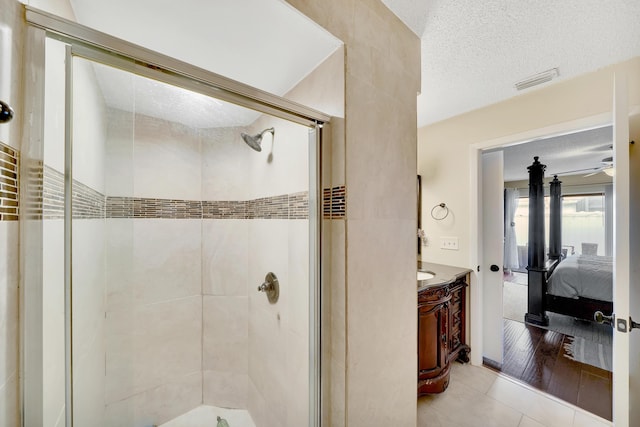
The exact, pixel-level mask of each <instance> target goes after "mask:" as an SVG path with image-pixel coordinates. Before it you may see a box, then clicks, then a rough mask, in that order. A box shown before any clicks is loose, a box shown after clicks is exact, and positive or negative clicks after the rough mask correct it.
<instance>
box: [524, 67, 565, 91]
mask: <svg viewBox="0 0 640 427" xmlns="http://www.w3.org/2000/svg"><path fill="white" fill-rule="evenodd" d="M558 76H560V70H559V69H558V68H557V67H556V68H552V69H550V70H547V71H543V72H541V73H538V74H534V75H533V76H531V77H527V78H526V79H523V80H520V81H519V82H517V83H516V84H515V86H516V89H518V90H523V89H527V88H530V87H533V86H537V85H540V84H542V83H546V82H550V81H551V80H553V79H555V78H556V77H558Z"/></svg>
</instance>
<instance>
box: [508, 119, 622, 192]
mask: <svg viewBox="0 0 640 427" xmlns="http://www.w3.org/2000/svg"><path fill="white" fill-rule="evenodd" d="M612 144H613V128H612V127H611V126H606V127H602V128H597V129H591V130H586V131H582V132H576V133H571V134H568V135H562V136H556V137H553V138H545V139H539V140H535V141H531V142H527V143H525V144H518V145H512V146H510V147H506V148H504V149H502V150H503V153H504V180H505V182H509V181H519V180H524V179H529V175H528V173H527V166H529V165H531V163H533V158H534V157H535V156H538V157H539V158H540V159H539V161H540V162H541V163H542V164H545V165H547V168H546V171H545V176H548V177H550V176H553V175H554V174H558V175H579V176H583V175H587V174H589V173H591V172H595V170H596V169H597V168H598V167H600V166H602V165H603V163H602V160H603V159H605V158H607V157H611V156H612V155H613V148H612ZM567 172H572V173H567Z"/></svg>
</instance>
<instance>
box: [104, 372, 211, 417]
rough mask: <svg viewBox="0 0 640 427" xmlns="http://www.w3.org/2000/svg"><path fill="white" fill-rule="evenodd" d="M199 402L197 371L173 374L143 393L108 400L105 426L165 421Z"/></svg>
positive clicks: (200, 397) (198, 376)
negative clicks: (175, 375) (181, 374)
mask: <svg viewBox="0 0 640 427" xmlns="http://www.w3.org/2000/svg"><path fill="white" fill-rule="evenodd" d="M201 402H202V374H201V373H200V372H197V373H193V374H189V375H184V376H180V377H176V378H174V379H172V380H171V381H169V382H167V383H165V384H162V385H160V386H158V387H155V388H153V389H150V390H147V391H145V392H142V393H139V394H136V395H133V396H130V397H128V398H126V399H123V400H120V401H117V402H113V403H109V404H107V406H106V408H105V426H107V427H120V426H134V425H135V426H147V425H158V424H161V423H164V422H166V421H169V420H171V419H173V418H175V417H177V416H178V415H180V414H183V413H185V412H188V411H189V410H191V409H193V408H195V407H197V406H198V405H200V404H201Z"/></svg>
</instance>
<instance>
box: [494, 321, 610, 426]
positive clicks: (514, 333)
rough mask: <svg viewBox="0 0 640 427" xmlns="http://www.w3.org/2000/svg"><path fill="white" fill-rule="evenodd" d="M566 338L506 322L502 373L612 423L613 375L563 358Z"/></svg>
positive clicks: (514, 322)
mask: <svg viewBox="0 0 640 427" xmlns="http://www.w3.org/2000/svg"><path fill="white" fill-rule="evenodd" d="M566 340H567V335H564V334H561V333H559V332H555V331H550V330H547V329H542V328H538V327H535V326H532V325H525V324H524V323H520V322H516V321H513V320H509V319H504V360H503V364H502V369H501V372H502V373H504V374H506V375H508V376H510V377H513V378H516V379H518V380H520V381H522V382H524V383H526V384H529V385H530V386H532V387H535V388H537V389H539V390H542V391H544V392H546V393H549V394H551V395H553V396H556V397H558V398H559V399H562V400H564V401H566V402H569V403H571V404H574V405H576V406H578V407H580V408H582V409H585V410H587V411H589V412H591V413H593V414H596V415H598V416H600V417H602V418H605V419H607V420H611V408H612V390H611V387H612V374H611V372H609V371H606V370H604V369H600V368H597V367H594V366H591V365H587V364H584V363H580V362H576V361H574V360H571V359H569V358H567V357H565V356H564V352H565V350H564V346H563V344H564V343H565V342H566Z"/></svg>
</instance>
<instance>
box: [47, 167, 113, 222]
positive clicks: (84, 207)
mask: <svg viewBox="0 0 640 427" xmlns="http://www.w3.org/2000/svg"><path fill="white" fill-rule="evenodd" d="M72 197H73V218H74V219H96V218H105V217H106V197H105V195H104V194H102V193H100V192H99V191H96V190H94V189H93V188H91V187H89V186H88V185H85V184H83V183H81V182H79V181H76V180H75V179H74V180H73V196H72ZM42 218H44V219H62V218H64V174H62V173H61V172H59V171H57V170H55V169H54V168H52V167H50V166H47V165H45V166H44V170H43V186H42Z"/></svg>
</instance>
